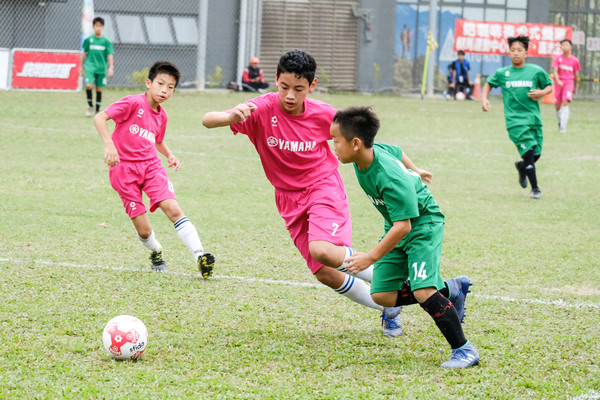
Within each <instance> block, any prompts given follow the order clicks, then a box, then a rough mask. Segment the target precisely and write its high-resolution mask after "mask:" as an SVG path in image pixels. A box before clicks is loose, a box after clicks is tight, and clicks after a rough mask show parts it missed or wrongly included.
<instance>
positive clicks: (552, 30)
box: [454, 19, 573, 57]
mask: <svg viewBox="0 0 600 400" xmlns="http://www.w3.org/2000/svg"><path fill="white" fill-rule="evenodd" d="M572 35H573V28H572V27H570V26H559V25H546V24H538V23H520V24H519V23H516V24H515V23H511V22H484V21H469V20H465V19H457V20H456V25H455V37H454V51H455V52H456V51H458V50H463V51H464V52H465V53H480V54H498V55H505V54H508V43H507V42H506V39H507V38H509V37H511V36H529V38H530V39H531V42H530V43H529V50H528V51H527V56H528V57H554V56H555V55H557V54H560V41H561V40H562V39H571V36H572Z"/></svg>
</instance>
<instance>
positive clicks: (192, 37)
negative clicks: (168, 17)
mask: <svg viewBox="0 0 600 400" xmlns="http://www.w3.org/2000/svg"><path fill="white" fill-rule="evenodd" d="M173 27H174V28H175V38H176V39H177V43H178V44H184V45H185V44H198V26H197V25H196V19H195V18H190V17H173Z"/></svg>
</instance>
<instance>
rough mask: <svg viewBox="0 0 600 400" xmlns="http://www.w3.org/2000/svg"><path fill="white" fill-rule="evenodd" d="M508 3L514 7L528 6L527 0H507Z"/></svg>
mask: <svg viewBox="0 0 600 400" xmlns="http://www.w3.org/2000/svg"><path fill="white" fill-rule="evenodd" d="M506 5H507V6H508V7H512V8H527V2H526V1H523V0H506Z"/></svg>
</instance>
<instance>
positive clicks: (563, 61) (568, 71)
mask: <svg viewBox="0 0 600 400" xmlns="http://www.w3.org/2000/svg"><path fill="white" fill-rule="evenodd" d="M552 68H558V79H560V80H561V81H567V80H568V81H572V80H574V79H575V72H577V71H580V70H581V68H580V66H579V60H578V59H577V57H575V56H571V57H565V56H564V55H562V54H560V55H558V56H556V57H555V58H554V61H552Z"/></svg>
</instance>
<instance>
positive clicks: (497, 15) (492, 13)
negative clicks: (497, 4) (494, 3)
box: [485, 8, 504, 21]
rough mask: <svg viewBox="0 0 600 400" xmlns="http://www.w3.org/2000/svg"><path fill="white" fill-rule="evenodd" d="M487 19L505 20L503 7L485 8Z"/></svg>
mask: <svg viewBox="0 0 600 400" xmlns="http://www.w3.org/2000/svg"><path fill="white" fill-rule="evenodd" d="M485 20H486V21H504V9H503V8H488V9H486V10H485Z"/></svg>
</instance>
